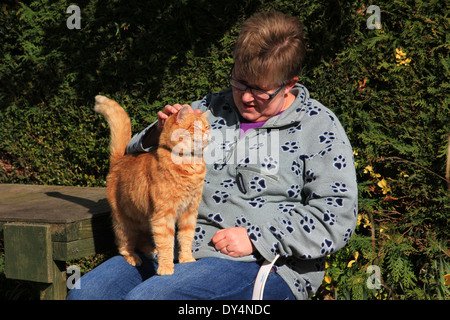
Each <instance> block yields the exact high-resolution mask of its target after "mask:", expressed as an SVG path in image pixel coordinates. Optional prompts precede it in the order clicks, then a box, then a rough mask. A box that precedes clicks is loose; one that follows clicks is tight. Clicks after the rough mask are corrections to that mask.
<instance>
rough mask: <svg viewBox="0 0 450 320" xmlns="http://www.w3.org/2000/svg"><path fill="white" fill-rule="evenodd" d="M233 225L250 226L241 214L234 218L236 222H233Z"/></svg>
mask: <svg viewBox="0 0 450 320" xmlns="http://www.w3.org/2000/svg"><path fill="white" fill-rule="evenodd" d="M234 226H235V227H245V228H247V227H249V226H251V223H250V221H248V220H247V218H246V217H244V216H241V217H240V218H236V222H235V223H234Z"/></svg>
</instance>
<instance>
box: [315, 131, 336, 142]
mask: <svg viewBox="0 0 450 320" xmlns="http://www.w3.org/2000/svg"><path fill="white" fill-rule="evenodd" d="M335 139H336V136H335V135H334V132H331V131H326V132H324V133H322V134H321V135H320V136H319V142H320V143H325V144H329V143H331V142H333V141H334V140H335Z"/></svg>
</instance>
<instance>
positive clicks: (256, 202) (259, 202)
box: [248, 197, 266, 208]
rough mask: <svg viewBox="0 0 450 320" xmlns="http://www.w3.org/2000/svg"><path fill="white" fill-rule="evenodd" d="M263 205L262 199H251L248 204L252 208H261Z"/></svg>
mask: <svg viewBox="0 0 450 320" xmlns="http://www.w3.org/2000/svg"><path fill="white" fill-rule="evenodd" d="M265 203H266V199H264V198H262V197H257V198H253V199H251V200H250V201H249V202H248V204H249V205H251V206H252V207H253V208H261V207H262V206H263V205H264V204H265Z"/></svg>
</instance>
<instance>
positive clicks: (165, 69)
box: [0, 0, 450, 299]
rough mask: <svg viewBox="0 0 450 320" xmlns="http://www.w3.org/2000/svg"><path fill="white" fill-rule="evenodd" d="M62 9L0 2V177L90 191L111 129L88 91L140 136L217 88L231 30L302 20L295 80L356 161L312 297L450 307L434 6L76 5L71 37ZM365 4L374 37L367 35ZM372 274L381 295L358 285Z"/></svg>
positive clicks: (443, 14) (441, 45)
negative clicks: (245, 24) (353, 219)
mask: <svg viewBox="0 0 450 320" xmlns="http://www.w3.org/2000/svg"><path fill="white" fill-rule="evenodd" d="M70 4H72V3H68V2H66V1H61V0H59V1H48V0H42V1H21V2H16V1H7V2H6V4H1V5H0V21H1V22H2V23H0V41H1V46H0V61H1V62H0V116H1V118H2V125H1V130H0V161H1V162H0V165H1V167H0V182H3V183H5V182H7V183H36V184H60V185H83V186H103V185H104V177H105V175H106V173H107V170H108V141H109V132H108V130H107V126H106V125H105V123H104V120H103V119H101V118H100V117H99V116H97V115H95V114H94V112H93V110H92V107H93V100H94V96H95V95H96V94H105V95H107V96H109V97H111V98H113V99H116V100H117V101H118V102H120V103H121V104H122V105H123V106H124V107H125V108H126V109H127V111H128V112H129V114H130V116H131V117H132V124H133V131H134V132H136V131H138V130H141V129H143V128H144V127H145V126H146V125H148V123H149V122H151V121H154V120H155V119H156V112H157V111H158V110H161V109H162V108H163V107H164V105H165V104H173V103H176V102H180V103H186V102H191V101H193V100H197V99H200V98H202V96H203V95H205V94H206V93H208V92H212V91H218V90H220V89H222V88H226V87H227V86H228V84H227V75H228V73H229V71H230V68H231V65H232V63H233V61H232V57H231V54H232V49H233V45H234V42H235V39H236V36H237V35H238V33H239V27H240V24H241V23H242V21H243V20H245V19H246V18H247V17H249V16H250V15H251V14H253V13H254V12H258V11H261V10H272V9H274V10H280V11H283V12H285V13H289V14H292V15H295V16H298V17H300V18H301V19H302V20H303V22H304V24H305V32H306V36H307V41H308V54H307V59H306V64H305V67H304V69H303V71H302V74H301V75H300V76H301V81H302V82H303V84H305V85H306V87H307V88H308V89H309V90H310V92H311V95H312V97H313V98H315V99H317V100H319V101H320V102H322V103H323V104H324V105H326V106H328V107H329V108H331V109H332V110H333V111H334V112H335V113H336V114H337V115H338V117H339V119H340V120H341V122H342V123H343V125H344V127H345V128H346V130H347V133H348V135H349V138H350V141H351V142H352V145H353V147H354V149H355V153H356V154H355V162H356V164H357V174H358V180H359V191H360V208H359V211H360V223H359V224H358V227H357V231H356V233H355V234H354V236H353V239H352V240H351V241H350V242H349V244H348V246H347V247H346V248H345V249H343V250H341V251H339V252H337V253H336V254H334V255H332V256H331V257H330V259H329V261H328V265H329V268H328V271H327V278H326V280H327V281H328V282H327V281H326V282H324V285H323V287H322V288H321V290H320V292H319V294H318V298H324V297H330V298H337V299H341V298H349V299H373V298H377V299H389V298H400V299H444V298H447V299H448V298H449V289H448V286H446V285H445V284H444V277H443V276H444V275H445V274H449V273H450V270H449V265H450V263H449V256H450V252H449V248H448V239H449V236H450V234H449V228H448V225H449V223H450V217H449V212H450V196H449V191H448V190H447V187H446V182H445V178H444V177H445V172H444V171H445V161H446V157H447V154H446V150H447V145H446V143H447V134H449V133H450V108H449V98H448V96H449V95H448V92H449V82H448V77H449V68H450V60H449V40H448V34H449V32H448V27H449V25H448V24H449V22H448V21H449V20H448V7H447V6H446V3H445V1H440V0H427V1H425V0H416V1H410V0H398V1H373V2H372V3H366V2H363V1H360V0H357V1H337V0H333V1H317V0H315V1H314V0H309V1H283V0H276V1H265V0H244V1H243V0H239V1H238V0H227V1H223V0H212V1H206V0H196V1H194V0H168V1H156V0H153V1H137V0H131V1H119V0H114V1H99V0H97V1H78V2H77V3H76V4H77V5H78V6H79V7H80V8H81V17H82V20H81V30H69V29H67V27H66V19H67V18H68V17H69V15H70V14H67V13H66V8H67V7H68V6H69V5H70ZM370 4H376V5H378V6H379V7H380V9H381V26H382V28H381V29H380V30H377V29H374V30H369V29H368V28H367V26H366V21H367V19H368V18H369V16H370V14H368V13H367V12H366V9H367V7H368V5H370ZM356 253H358V258H357V259H355V255H356ZM352 260H355V261H354V262H353V263H352V264H351V265H350V266H348V265H349V262H350V261H352ZM369 265H377V266H379V267H380V270H381V277H382V280H383V286H382V288H381V289H379V290H370V289H368V288H367V285H366V280H367V279H368V277H369V276H370V274H367V273H366V270H367V267H368V266H369Z"/></svg>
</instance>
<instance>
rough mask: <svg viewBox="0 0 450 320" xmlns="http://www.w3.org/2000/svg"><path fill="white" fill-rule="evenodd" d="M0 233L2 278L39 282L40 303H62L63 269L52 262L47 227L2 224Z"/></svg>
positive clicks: (64, 285) (50, 242)
mask: <svg viewBox="0 0 450 320" xmlns="http://www.w3.org/2000/svg"><path fill="white" fill-rule="evenodd" d="M3 233H4V234H3V236H4V246H5V248H4V249H5V273H6V277H7V278H10V279H20V280H27V281H34V282H40V284H39V286H40V289H41V299H51V300H55V299H65V297H66V294H67V288H66V281H65V265H64V266H62V270H61V266H60V265H58V264H57V263H56V262H55V261H53V247H52V240H51V233H50V226H49V225H39V224H22V223H6V224H5V225H4V227H3Z"/></svg>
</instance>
